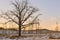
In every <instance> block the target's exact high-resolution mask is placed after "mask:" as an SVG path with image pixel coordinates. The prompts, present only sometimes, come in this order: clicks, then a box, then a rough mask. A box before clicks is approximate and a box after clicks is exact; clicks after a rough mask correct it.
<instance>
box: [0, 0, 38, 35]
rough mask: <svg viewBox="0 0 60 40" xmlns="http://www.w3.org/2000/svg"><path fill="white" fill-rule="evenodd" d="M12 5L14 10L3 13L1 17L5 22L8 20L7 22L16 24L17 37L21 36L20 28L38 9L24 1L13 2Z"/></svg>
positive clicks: (16, 0)
mask: <svg viewBox="0 0 60 40" xmlns="http://www.w3.org/2000/svg"><path fill="white" fill-rule="evenodd" d="M12 5H13V6H14V8H15V9H14V10H11V11H8V12H5V13H4V15H2V16H1V17H3V18H5V19H7V20H8V19H9V21H13V22H15V23H16V24H18V25H19V36H21V28H22V26H23V25H24V23H25V22H26V21H27V20H28V19H29V18H30V17H32V15H33V14H34V13H36V12H37V11H38V9H37V8H34V7H32V6H30V5H29V4H28V1H27V0H24V1H23V0H22V1H19V0H15V2H12ZM9 21H8V22H9ZM32 21H33V20H32ZM28 24H30V23H28Z"/></svg>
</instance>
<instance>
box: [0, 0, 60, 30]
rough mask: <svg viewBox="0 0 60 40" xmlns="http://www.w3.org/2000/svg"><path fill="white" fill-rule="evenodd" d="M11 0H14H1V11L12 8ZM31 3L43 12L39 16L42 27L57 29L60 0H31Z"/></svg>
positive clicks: (59, 23)
mask: <svg viewBox="0 0 60 40" xmlns="http://www.w3.org/2000/svg"><path fill="white" fill-rule="evenodd" d="M11 1H14V0H0V11H1V10H4V11H6V10H12V9H13V8H12V7H11ZM29 3H30V4H31V5H32V6H34V7H37V8H39V13H41V14H43V15H41V16H40V17H39V19H40V20H41V21H40V23H41V28H47V29H52V30H55V27H56V21H57V22H58V26H60V0H29ZM59 28H60V27H59Z"/></svg>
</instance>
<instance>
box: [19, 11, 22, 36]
mask: <svg viewBox="0 0 60 40" xmlns="http://www.w3.org/2000/svg"><path fill="white" fill-rule="evenodd" d="M21 25H22V24H21V13H20V12H19V36H21Z"/></svg>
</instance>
